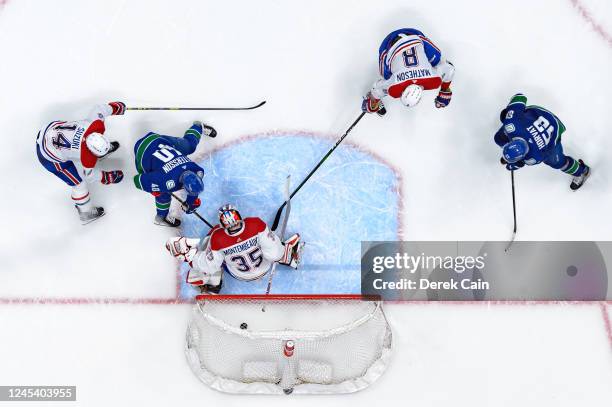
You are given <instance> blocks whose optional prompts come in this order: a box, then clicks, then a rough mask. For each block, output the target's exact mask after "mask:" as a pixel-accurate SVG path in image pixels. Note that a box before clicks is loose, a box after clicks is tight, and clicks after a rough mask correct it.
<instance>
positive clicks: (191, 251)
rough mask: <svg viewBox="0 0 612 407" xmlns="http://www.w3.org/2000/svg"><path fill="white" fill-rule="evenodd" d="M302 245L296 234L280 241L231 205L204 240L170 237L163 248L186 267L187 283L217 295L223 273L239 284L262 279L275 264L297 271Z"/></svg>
mask: <svg viewBox="0 0 612 407" xmlns="http://www.w3.org/2000/svg"><path fill="white" fill-rule="evenodd" d="M303 246H304V243H303V242H302V241H301V239H300V235H299V234H297V233H296V234H294V235H293V236H291V237H290V238H288V239H287V240H286V241H284V242H281V240H280V239H279V237H278V236H277V235H276V234H275V233H274V232H273V231H271V230H270V229H269V228H268V225H266V223H265V222H264V221H263V220H261V219H260V218H257V217H252V218H245V219H243V218H242V216H240V212H238V210H237V209H236V208H235V207H234V206H233V205H225V206H223V207H221V208H220V209H219V224H218V225H216V226H215V227H214V228H212V229H211V230H210V232H209V233H208V235H207V236H206V237H205V238H204V239H197V238H194V239H191V238H186V237H184V236H178V237H171V238H170V239H168V241H167V242H166V249H168V251H169V252H170V254H172V255H173V256H174V257H176V258H177V259H179V260H180V261H184V262H186V263H188V264H189V266H190V267H191V269H190V270H189V273H188V274H187V283H189V284H191V285H192V286H195V287H198V288H199V289H200V291H201V292H202V293H214V294H218V293H219V291H220V290H221V285H222V282H223V270H226V271H227V272H228V273H229V274H230V275H231V276H232V277H234V278H236V279H238V280H242V281H253V280H257V279H259V278H261V277H263V276H264V275H265V274H266V273H268V271H269V270H270V269H271V268H272V265H273V264H274V263H276V262H278V263H279V264H283V265H286V266H289V267H291V268H293V269H297V267H298V265H299V263H300V258H301V252H302V248H303Z"/></svg>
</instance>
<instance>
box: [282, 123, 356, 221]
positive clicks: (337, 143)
mask: <svg viewBox="0 0 612 407" xmlns="http://www.w3.org/2000/svg"><path fill="white" fill-rule="evenodd" d="M364 115H365V112H361V114H360V115H359V117H357V119H356V120H355V121H354V122H353V124H351V125H350V127H349V128H348V129H347V130H346V131H345V132H344V134H343V135H342V137H340V138H339V139H338V141H336V144H334V146H333V147H332V148H331V149H330V150H329V151H328V152H327V154H325V155H324V156H323V158H322V159H321V161H319V163H318V164H317V165H316V166H315V167H314V168H313V169H312V171H310V173H309V174H308V175H307V176H306V178H304V180H303V181H302V182H301V183H300V185H298V186H297V188H296V189H295V191H293V192H292V193H291V195H290V196H289V198H290V199H291V198H293V197H294V195H295V194H297V192H298V191H299V190H300V188H302V187H303V186H304V184H305V183H306V181H308V180H309V179H310V177H312V175H313V174H314V173H315V172H316V171H317V170H318V169H319V167H320V166H321V165H322V164H323V163H324V162H325V160H327V158H328V157H329V156H330V155H331V153H333V152H334V150H335V149H336V148H337V147H338V146H339V145H340V143H342V140H344V138H345V137H346V136H348V134H349V133H350V132H351V130H353V128H354V127H355V126H356V125H357V123H359V120H361V118H362V117H363V116H364ZM287 202H289V199H287V200H286V201H285V202H284V203H283V204H282V205H281V207H280V208H278V211H276V216H275V217H274V222H272V230H274V231H275V230H276V228H277V227H278V222H279V221H280V217H281V213H282V212H283V208H284V207H285V205H287Z"/></svg>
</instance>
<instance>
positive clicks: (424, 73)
mask: <svg viewBox="0 0 612 407" xmlns="http://www.w3.org/2000/svg"><path fill="white" fill-rule="evenodd" d="M430 76H433V75H432V73H431V71H430V70H429V69H426V68H423V69H411V70H409V71H403V72H400V73H398V74H397V75H396V79H397V81H399V82H403V81H407V80H410V79H419V78H427V77H430Z"/></svg>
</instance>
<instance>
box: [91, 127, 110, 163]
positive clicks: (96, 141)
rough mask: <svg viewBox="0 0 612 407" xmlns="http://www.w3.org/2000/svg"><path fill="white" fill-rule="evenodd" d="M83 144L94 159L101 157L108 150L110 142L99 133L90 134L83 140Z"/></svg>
mask: <svg viewBox="0 0 612 407" xmlns="http://www.w3.org/2000/svg"><path fill="white" fill-rule="evenodd" d="M85 144H86V145H87V148H88V149H89V151H91V152H92V153H93V155H95V156H96V157H102V156H104V155H106V153H108V150H110V146H111V145H110V141H108V139H107V138H106V137H105V136H104V135H103V134H100V133H91V134H89V135H88V136H87V137H86V138H85Z"/></svg>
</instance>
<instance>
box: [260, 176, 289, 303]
mask: <svg viewBox="0 0 612 407" xmlns="http://www.w3.org/2000/svg"><path fill="white" fill-rule="evenodd" d="M290 187H291V175H287V180H286V181H285V204H286V206H287V209H285V217H284V218H283V224H282V225H281V230H280V239H281V243H282V242H283V241H284V240H285V231H286V230H287V221H288V220H289V213H290V212H291V195H289V189H290ZM277 264H278V263H277V262H275V263H274V264H273V265H272V269H271V270H270V275H269V276H268V287H267V288H266V295H268V294H270V290H271V289H272V279H273V278H274V273H275V272H276V265H277ZM261 310H262V311H263V312H265V311H266V308H265V306H264V307H262V308H261Z"/></svg>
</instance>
